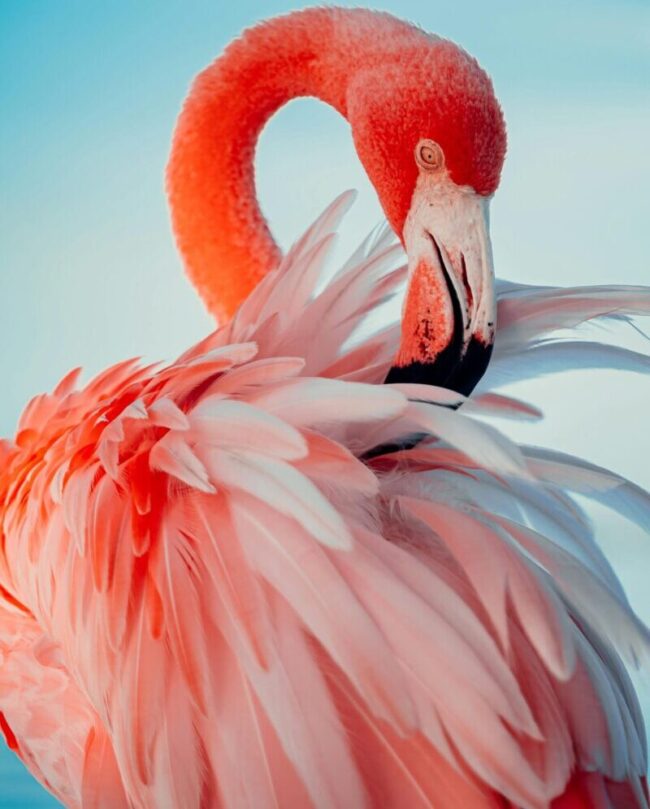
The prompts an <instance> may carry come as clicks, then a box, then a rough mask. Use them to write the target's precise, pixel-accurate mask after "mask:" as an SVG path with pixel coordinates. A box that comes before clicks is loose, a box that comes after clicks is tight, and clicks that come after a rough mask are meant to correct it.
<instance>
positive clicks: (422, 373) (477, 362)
mask: <svg viewBox="0 0 650 809" xmlns="http://www.w3.org/2000/svg"><path fill="white" fill-rule="evenodd" d="M454 348H455V347H454V346H452V345H450V346H448V347H447V348H446V349H445V350H444V351H442V352H441V353H440V354H439V355H438V356H437V357H436V358H435V360H433V361H432V362H411V363H409V364H408V365H403V366H397V365H394V366H393V367H392V368H391V369H390V371H389V372H388V376H387V377H386V379H385V382H386V383H387V384H391V383H395V382H409V383H417V384H420V385H437V386H438V387H442V388H448V389H449V390H454V391H456V392H457V393H460V394H462V395H463V396H469V395H470V393H471V392H472V391H473V390H474V388H475V387H476V385H477V384H478V382H479V380H480V379H481V377H482V376H483V374H484V373H485V371H486V369H487V367H488V363H489V362H490V356H491V355H492V343H483V342H482V341H481V340H479V339H478V338H477V337H472V338H471V340H470V341H469V343H468V345H467V349H466V351H465V352H464V354H463V355H462V357H459V356H458V354H457V352H456V350H454Z"/></svg>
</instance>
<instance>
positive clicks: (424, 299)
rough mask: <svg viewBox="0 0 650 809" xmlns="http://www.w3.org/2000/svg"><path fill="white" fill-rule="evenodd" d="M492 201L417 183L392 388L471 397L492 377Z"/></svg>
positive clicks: (390, 378)
mask: <svg viewBox="0 0 650 809" xmlns="http://www.w3.org/2000/svg"><path fill="white" fill-rule="evenodd" d="M488 206H489V200H488V199H487V198H485V197H482V196H480V195H478V194H476V193H475V192H474V191H472V190H471V189H469V188H461V187H459V186H456V185H455V184H454V183H452V182H451V180H448V179H447V180H446V181H445V182H437V183H428V184H427V183H418V186H417V187H416V191H415V193H414V195H413V201H412V204H411V209H410V212H409V215H408V217H407V219H406V223H405V226H404V234H403V238H404V244H405V247H406V251H407V253H408V258H409V286H408V291H407V295H406V298H405V302H404V309H403V313H402V341H401V346H400V352H399V354H398V356H397V359H396V362H395V365H394V366H393V367H392V368H391V371H390V373H389V375H388V377H387V379H386V381H387V382H418V383H425V384H429V385H439V386H442V387H446V388H450V389H452V390H455V391H458V392H459V393H462V394H464V395H466V396H467V395H469V394H470V393H471V391H472V390H473V389H474V387H475V386H476V384H477V382H478V381H479V379H480V378H481V377H482V376H483V374H484V373H485V370H486V368H487V364H488V361H489V359H490V354H491V353H492V345H493V343H494V332H495V323H496V298H495V293H494V269H493V261H492V248H491V244H490V236H489V210H488Z"/></svg>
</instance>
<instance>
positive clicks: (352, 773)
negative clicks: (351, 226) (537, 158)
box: [0, 7, 650, 809]
mask: <svg viewBox="0 0 650 809" xmlns="http://www.w3.org/2000/svg"><path fill="white" fill-rule="evenodd" d="M301 96H314V97H316V98H318V99H320V100H321V101H323V102H324V103H326V104H328V105H330V106H331V107H333V108H334V109H335V110H336V111H337V112H338V113H340V114H341V115H342V116H344V117H345V118H346V119H347V121H348V122H349V125H350V129H351V134H352V137H353V140H354V144H355V148H356V151H357V153H358V156H359V159H360V161H361V163H362V164H363V167H364V169H365V170H366V172H367V174H368V176H369V178H370V180H371V182H372V184H373V186H374V188H375V189H376V191H377V194H378V197H379V200H380V203H381V205H382V207H383V210H384V212H385V215H386V219H387V222H388V226H385V227H383V228H379V229H377V230H376V231H373V233H371V234H370V236H368V237H367V238H366V239H365V240H364V241H363V242H362V243H361V245H360V247H359V248H358V249H357V250H356V251H355V252H354V253H353V255H352V256H351V257H350V259H349V260H348V261H347V262H345V263H344V264H343V265H342V266H340V267H339V268H338V269H337V270H336V271H332V272H330V271H329V270H328V269H327V268H328V260H329V256H330V252H331V247H332V243H333V240H334V237H335V234H336V231H337V229H338V227H339V224H340V222H341V220H342V218H343V216H344V215H345V213H346V211H347V209H348V207H349V206H350V204H351V202H352V199H353V195H352V194H351V193H348V192H346V193H344V194H343V195H342V196H340V197H339V198H338V199H336V200H335V201H334V202H333V203H332V204H331V205H330V206H329V207H328V208H327V209H326V211H325V212H324V213H323V214H322V215H321V216H320V217H319V219H318V220H317V221H316V222H315V223H314V224H313V225H312V226H311V227H310V228H309V229H308V230H307V231H306V232H305V233H304V235H303V236H302V237H300V238H299V239H298V240H297V241H296V242H295V244H294V246H293V247H292V248H291V249H290V250H289V251H288V252H287V253H286V254H283V253H282V252H281V251H280V249H279V247H278V246H277V245H276V243H275V241H274V239H273V236H272V234H271V232H270V230H269V227H268V225H267V223H266V221H265V219H264V217H263V215H262V213H261V209H260V206H259V204H258V202H257V199H256V190H255V178H254V155H255V147H256V142H257V139H258V136H259V134H260V132H261V130H262V128H263V127H264V125H265V123H266V122H267V120H268V119H269V118H270V117H271V116H272V115H273V114H274V113H275V111H276V110H277V109H279V108H280V107H281V106H282V105H283V104H285V103H287V102H288V101H290V100H291V99H293V98H296V97H301ZM505 153H506V133H505V122H504V117H503V113H502V111H501V107H500V105H499V103H498V101H497V98H496V95H495V92H494V89H493V86H492V83H491V80H490V79H489V77H488V76H487V74H486V73H485V72H484V70H483V69H482V68H481V67H480V66H479V64H478V63H477V61H476V60H475V59H474V58H473V57H471V56H470V55H469V54H467V53H466V52H465V51H464V50H462V49H461V48H460V47H459V46H457V45H456V44H454V43H452V42H450V41H448V40H446V39H443V38H440V37H438V36H435V35H432V34H429V33H427V32H425V31H424V30H422V29H420V28H418V27H416V26H415V25H413V24H411V23H408V22H404V21H402V20H400V19H398V18H396V17H394V16H392V15H390V14H388V13H384V12H375V11H371V10H368V9H360V8H354V9H351V8H349V9H346V8H337V7H317V8H316V7H315V8H307V9H304V10H301V11H295V12H291V13H289V14H286V15H283V16H279V17H275V18H272V19H270V20H268V21H265V22H262V23H259V24H257V25H255V26H253V27H252V28H250V29H248V30H246V31H245V32H244V33H243V34H242V35H241V36H240V37H239V38H238V39H236V40H234V41H233V42H232V43H231V44H230V45H229V46H228V47H227V48H226V49H225V51H224V52H223V53H222V54H221V55H220V56H219V57H218V58H217V59H216V60H215V61H214V62H213V63H212V64H211V65H210V66H208V67H207V68H206V69H205V70H204V71H203V72H202V73H201V74H200V75H199V76H198V77H197V78H196V80H195V82H194V84H193V86H192V89H191V91H190V93H189V96H188V98H187V100H186V102H185V104H184V106H183V108H182V111H181V114H180V117H179V120H178V123H177V126H176V130H175V133H174V137H173V143H172V150H171V156H170V160H169V165H168V170H167V189H168V196H169V202H170V210H171V217H172V225H173V230H174V233H175V236H176V240H177V243H178V247H179V250H180V254H181V256H182V259H183V262H184V265H185V268H186V271H187V274H188V276H189V278H190V280H191V281H192V283H193V284H194V286H195V287H196V289H197V291H198V293H199V294H200V296H201V297H202V299H203V301H204V302H205V304H206V306H207V308H208V310H209V312H210V313H211V314H213V315H214V317H215V319H216V321H217V325H216V329H215V331H213V332H212V333H210V334H209V335H208V336H207V337H206V338H205V339H203V340H202V341H200V342H199V343H198V344H195V345H193V346H191V347H190V348H189V349H188V350H187V351H186V352H185V353H184V354H182V355H181V356H180V357H179V358H178V359H176V360H174V361H173V362H171V363H169V364H166V365H164V364H156V365H142V364H140V362H139V361H138V360H135V359H130V360H127V361H124V362H121V363H119V364H117V365H114V366H112V367H110V368H108V369H107V370H105V371H104V372H102V373H101V374H99V375H98V376H97V377H95V378H94V379H91V380H90V381H88V382H86V383H83V384H82V382H81V381H80V377H79V374H80V371H79V369H75V370H73V371H71V372H70V373H69V374H68V375H66V376H65V377H64V378H63V379H62V380H61V382H60V383H59V384H58V385H57V386H56V388H55V389H54V390H53V391H52V392H51V393H44V394H41V395H39V396H37V397H35V398H34V399H33V400H32V401H31V402H30V403H29V404H28V405H27V407H26V408H25V410H24V412H23V414H22V416H21V417H20V420H19V424H18V427H17V430H16V433H15V435H14V437H13V438H11V439H5V440H3V441H2V442H1V443H0V539H1V549H2V553H1V554H0V728H1V729H2V732H3V735H4V738H5V741H6V744H7V745H8V747H9V748H10V749H11V750H13V751H14V752H15V753H16V754H17V755H18V756H19V757H20V758H21V759H22V761H23V762H24V764H25V765H26V767H27V768H28V769H29V770H30V772H31V773H32V774H33V776H34V777H35V778H37V779H38V780H39V781H40V782H41V783H42V784H43V785H44V786H45V787H46V788H47V789H48V790H50V791H51V792H52V793H53V794H54V795H55V796H56V797H57V798H58V799H59V800H60V801H61V802H62V803H63V804H64V805H66V806H68V807H83V809H99V808H101V809H119V808H120V807H136V809H150V808H151V807H156V808H161V809H167V808H169V809H193V807H196V809H210V808H212V807H225V808H226V809H244V808H246V807H250V808H251V809H265V808H266V807H276V808H277V807H282V809H302V808H303V807H318V808H319V809H328V808H329V807H344V808H345V809H356V807H388V808H389V809H390V808H392V807H395V809H397V807H400V808H401V807H409V809H410V808H411V807H413V808H414V809H415V808H417V807H438V808H441V809H457V808H458V807H463V809H515V808H517V809H546V808H550V809H587V807H596V809H611V808H612V807H616V809H619V807H620V808H623V807H630V808H632V807H636V808H637V809H639V808H641V809H643V807H646V809H647V807H648V806H650V802H649V798H648V791H647V784H646V772H647V754H646V742H645V736H644V726H643V717H642V714H641V709H640V706H639V701H638V697H637V695H636V693H635V690H634V687H633V685H632V681H631V679H630V676H629V674H628V670H627V668H628V667H629V666H633V665H641V664H642V663H643V661H645V660H647V652H648V645H649V634H648V629H647V627H646V626H645V625H644V624H643V622H642V621H641V620H640V619H639V618H638V617H637V615H636V614H635V613H634V611H633V609H632V608H631V606H630V604H629V603H628V600H627V598H626V595H625V592H624V590H623V588H622V586H621V584H620V582H619V581H618V579H617V577H616V575H615V573H614V571H613V569H612V567H611V565H610V563H609V561H608V560H607V558H606V557H605V555H604V554H603V552H602V551H601V549H600V548H599V546H598V544H597V543H596V540H595V538H594V531H593V527H592V524H591V521H590V518H589V517H588V516H587V514H586V513H585V511H584V510H583V507H582V506H581V505H580V503H579V502H578V501H577V500H576V499H575V495H581V496H584V497H587V498H591V499H592V500H594V501H597V502H599V503H602V504H604V505H606V506H608V507H609V508H611V509H613V510H614V511H617V512H618V513H620V514H622V515H624V516H625V517H626V518H628V519H631V520H634V521H636V522H637V523H638V524H639V525H641V526H642V527H644V528H646V529H647V526H648V515H649V514H650V495H648V494H647V493H646V492H644V491H643V490H642V489H640V488H639V487H637V486H636V485H634V484H633V483H631V482H630V481H628V480H626V479H624V478H622V477H621V476H619V475H616V474H614V473H612V472H609V471H608V470H606V469H603V468H600V467H598V466H596V465H594V464H591V463H589V462H588V461H585V460H582V459H579V458H575V457H573V456H570V455H568V454H567V453H564V452H562V451H559V450H558V451H556V450H551V449H541V448H537V447H533V446H520V445H517V444H515V443H514V442H513V441H512V440H510V439H509V438H508V437H507V436H506V434H505V433H504V432H503V431H502V430H499V429H497V428H496V427H495V426H494V424H493V421H494V418H495V417H498V418H500V419H510V418H514V419H537V418H539V417H540V415H541V414H540V412H539V410H538V409H537V408H536V407H534V406H533V405H531V404H528V403H527V402H523V401H520V400H518V399H515V398H512V397H510V396H507V395H505V394H504V393H502V392H501V389H502V387H503V386H504V385H505V384H507V383H508V382H511V381H512V380H513V379H527V378H531V377H534V376H542V375H544V374H549V373H554V372H556V371H559V370H567V369H572V368H582V367H611V366H614V367H617V368H626V369H629V370H634V371H637V372H643V371H647V370H648V359H647V357H646V356H644V355H642V354H640V353H636V352H633V351H631V350H628V349H625V348H621V347H617V346H611V345H607V344H604V343H598V342H595V341H591V340H589V339H585V338H584V335H583V334H582V333H581V332H580V330H579V328H578V327H579V326H581V325H583V324H585V323H589V322H596V323H598V322H605V323H608V322H615V323H619V324H620V323H623V324H629V323H632V321H633V319H634V318H635V317H637V316H642V315H648V314H650V289H648V288H645V287H632V286H623V285H613V286H595V287H570V288H562V287H551V286H531V285H525V284H520V283H515V282H508V281H503V280H497V279H495V275H494V268H493V260H492V251H491V245H490V237H489V224H488V222H489V203H490V199H491V197H492V196H493V194H494V193H495V191H496V189H497V186H498V184H499V179H500V174H501V169H502V165H503V162H504V159H505ZM404 256H406V262H404ZM404 290H406V291H404ZM400 296H401V297H402V299H403V305H402V310H401V315H400V316H399V317H397V316H396V317H393V316H391V315H384V314H382V313H384V312H385V307H383V305H384V304H385V303H386V302H387V301H389V300H393V301H395V300H397V301H398V300H399V299H400ZM574 331H575V333H573V332H574ZM567 333H569V334H570V335H571V336H568V337H567ZM484 417H489V418H488V419H486V418H484Z"/></svg>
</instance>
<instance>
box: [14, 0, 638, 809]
mask: <svg viewBox="0 0 650 809" xmlns="http://www.w3.org/2000/svg"><path fill="white" fill-rule="evenodd" d="M298 5H299V4H293V3H289V2H284V3H278V2H260V3H251V2H237V3H234V4H230V3H228V4H226V3H222V2H218V1H217V2H186V1H184V2H181V1H180V0H176V1H170V0H165V1H164V2H163V1H162V0H157V1H156V2H154V1H153V0H149V1H148V2H145V0H139V2H137V3H134V2H126V0H119V1H116V0H112V2H110V3H104V2H101V1H100V0H95V2H88V0H85V2H84V1H83V0H78V2H72V1H71V0H57V2H54V0H40V1H37V0H0V110H1V111H2V112H1V118H0V188H1V189H2V197H1V203H0V205H1V207H0V239H1V241H0V245H1V247H0V250H1V253H0V267H1V269H0V301H1V302H2V318H1V320H0V341H1V344H2V351H1V352H0V379H2V396H1V398H0V435H3V434H10V433H11V432H12V430H13V427H14V425H15V422H16V419H17V416H18V414H19V412H20V409H21V408H22V406H23V405H24V403H25V402H26V401H27V399H28V398H29V397H30V396H32V395H33V394H35V393H37V392H39V391H41V390H44V389H46V388H49V387H51V386H52V385H53V384H54V383H55V382H56V380H57V379H58V378H59V377H60V376H62V375H63V373H64V372H65V371H66V370H67V369H68V368H69V367H71V366H72V365H77V364H81V365H83V366H84V367H85V368H86V369H87V371H88V372H95V371H97V370H99V369H100V368H102V367H103V366H105V365H106V364H107V363H110V362H113V361H117V360H119V359H122V358H124V357H126V356H131V355H134V354H140V355H145V356H146V357H148V358H160V357H167V358H169V357H172V356H173V355H174V354H175V353H176V352H178V351H180V350H181V349H182V348H184V347H185V346H186V345H187V344H188V343H189V342H190V341H191V340H193V339H196V338H198V337H200V336H201V335H202V334H203V333H204V332H205V331H206V330H207V329H209V327H210V322H209V320H208V318H207V316H206V315H205V314H204V312H203V311H202V308H201V306H200V304H199V302H198V301H197V299H196V297H195V295H194V293H193V291H192V290H191V288H190V287H189V285H188V284H187V283H186V282H185V280H184V278H183V276H182V273H181V270H180V265H179V261H178V258H177V256H176V253H175V251H174V247H173V245H172V240H171V237H170V233H169V226H168V222H167V214H166V208H165V200H164V196H163V190H162V175H163V167H164V164H165V160H166V156H167V151H168V145H169V138H170V133H171V129H172V125H173V121H174V119H175V116H176V113H177V111H178V108H179V105H180V103H181V100H182V98H183V95H184V93H185V91H186V88H187V86H188V83H189V81H190V79H191V78H192V76H193V75H194V74H195V73H196V72H197V71H198V70H199V69H200V68H201V67H203V66H204V65H205V64H206V63H207V62H208V61H210V60H211V59H212V58H213V57H214V56H215V55H216V54H217V53H218V52H219V50H220V49H221V48H222V47H223V45H224V44H225V43H226V42H227V41H228V40H230V39H231V38H232V37H233V36H234V35H235V34H236V33H237V32H238V31H240V29H241V28H242V27H244V26H246V25H248V24H250V23H252V22H253V21H255V20H257V19H259V18H261V17H264V16H270V15H272V14H274V13H276V12H280V11H286V10H288V9H290V8H293V7H297V6H298ZM374 5H375V7H377V8H385V9H388V10H392V11H394V12H396V13H399V14H400V15H402V16H406V17H409V18H411V19H413V20H414V21H416V22H418V23H419V24H421V25H422V26H423V27H424V28H427V29H429V30H432V31H437V32H438V33H441V34H443V35H446V36H450V37H451V38H453V39H456V40H457V41H459V42H460V43H462V44H463V45H464V46H465V47H466V48H467V49H468V50H470V51H471V52H472V53H474V54H475V55H476V56H477V57H478V58H479V60H480V61H481V62H482V63H483V64H484V66H485V67H486V68H487V69H488V70H489V72H490V73H491V74H492V76H493V78H494V81H495V86H496V89H497V93H498V95H499V97H500V98H501V101H502V103H503V106H504V109H505V112H506V118H507V120H508V125H509V136H510V147H509V156H508V161H507V164H506V170H505V172H504V177H503V183H502V188H501V190H500V191H499V193H498V195H497V198H496V200H495V203H494V206H493V213H492V222H493V228H492V232H493V241H494V252H495V259H496V265H497V269H498V272H499V274H500V275H502V276H506V277H510V278H513V279H517V280H522V281H529V282H530V281H533V282H545V283H549V282H551V283H552V282H556V283H567V284H568V283H588V282H593V283H605V282H609V281H619V282H627V283H644V282H646V283H647V282H649V281H650V273H649V272H648V258H647V257H648V235H649V231H650V227H649V214H650V203H649V201H648V195H649V189H650V158H649V155H648V143H650V104H649V102H650V86H649V83H648V76H649V75H650V4H649V3H648V2H647V0H638V2H634V0H588V1H587V0H573V1H572V2H560V1H559V0H553V1H552V2H545V3H539V2H523V0H492V2H489V3H488V2H484V1H483V0H455V2H454V3H449V2H444V3H443V2H430V1H427V2H424V1H423V0H406V1H404V0H400V2H396V1H395V2H393V3H391V2H377V3H376V4H374ZM258 167H259V183H260V193H261V197H262V202H263V205H264V207H265V210H266V211H267V212H268V215H269V218H270V220H271V223H272V225H273V227H274V230H275V232H276V233H277V235H278V237H279V239H280V241H281V242H282V243H283V244H285V245H287V244H288V243H289V242H290V241H291V240H292V239H293V238H294V237H296V236H297V235H298V234H299V233H300V232H301V230H302V229H303V228H304V227H305V226H306V225H307V224H308V222H309V221H310V219H311V218H313V216H314V215H315V214H316V213H317V212H318V210H319V209H320V208H321V207H323V206H324V205H325V204H326V203H327V202H328V201H329V200H330V199H331V198H332V197H333V196H334V195H335V194H337V193H338V192H339V191H341V190H342V189H344V188H347V187H349V186H355V187H358V188H360V190H361V197H360V200H359V202H358V203H357V206H356V208H355V211H354V212H353V214H352V215H351V217H350V218H349V220H348V221H347V224H346V226H345V228H344V232H345V237H344V242H346V243H348V244H351V243H352V242H353V241H356V240H357V239H358V238H359V237H360V236H361V235H362V234H363V233H365V231H366V230H367V229H368V228H369V227H370V226H371V225H373V224H374V223H375V222H376V221H377V220H378V218H379V216H380V214H379V209H378V206H377V204H376V201H375V199H374V195H373V193H372V190H371V189H370V188H369V186H368V184H367V182H366V180H365V178H364V176H363V173H362V171H361V169H360V168H359V166H358V165H357V162H356V159H355V156H354V152H353V150H352V146H351V144H350V141H349V137H348V133H347V128H346V125H345V123H344V122H343V121H341V120H339V119H337V117H336V115H335V113H333V112H332V111H331V110H329V109H326V108H324V107H321V106H319V105H318V104H316V103H315V102H308V101H303V102H298V103H295V104H293V105H291V106H290V107H289V108H288V109H287V110H285V111H284V112H282V113H281V114H280V115H279V116H277V117H276V119H274V120H273V122H272V123H271V125H270V127H269V128H268V130H267V132H266V133H265V135H264V137H263V140H262V144H261V148H260V152H259V158H258ZM632 342H634V343H635V344H636V345H637V347H638V346H641V345H642V341H641V338H636V341H634V340H633V341H632ZM516 392H517V393H518V394H519V395H522V396H526V397H528V398H529V399H530V400H531V401H534V402H535V403H536V404H541V405H542V406H543V407H544V408H545V410H546V411H547V416H548V418H547V421H546V422H545V423H544V424H543V425H541V426H534V427H521V428H517V429H516V430H515V429H512V428H510V427H509V428H508V429H509V431H510V433H511V434H512V435H514V436H515V437H517V438H521V439H525V440H527V441H532V442H535V443H541V444H552V445H555V446H558V447H561V448H562V449H564V450H567V451H572V452H576V453H578V454H581V455H584V456H586V457H588V458H590V459H592V460H594V461H596V462H598V463H601V464H604V465H607V466H610V467H612V468H614V469H616V470H617V471H619V472H621V473H624V474H627V475H630V476H632V477H634V478H635V479H636V480H637V481H639V482H640V483H642V484H644V485H645V486H646V487H648V486H650V469H649V466H648V461H647V459H648V455H649V452H650V438H649V437H648V436H649V435H650V430H649V429H648V425H647V422H648V410H649V408H648V405H649V404H650V382H648V380H645V379H639V378H636V377H633V376H632V375H629V374H623V373H620V374H593V373H586V372H585V373H576V374H573V375H571V376H560V377H557V379H555V380H553V381H545V382H543V383H535V384H528V385H525V386H522V387H521V389H518V390H517V391H516ZM598 516H599V518H602V526H603V529H602V531H601V534H600V535H601V538H602V540H603V543H604V544H605V545H606V547H607V549H608V551H609V552H610V553H611V555H612V558H613V561H614V563H615V564H616V565H617V567H618V569H619V571H620V572H621V575H622V576H623V578H624V580H625V583H626V586H627V587H628V589H629V592H630V594H631V598H632V601H633V603H634V604H635V605H636V607H637V609H638V610H639V611H640V613H641V614H642V615H644V617H645V618H646V620H648V619H649V618H650V597H649V596H648V594H647V580H648V569H649V568H648V563H649V562H650V547H649V545H648V541H647V539H644V538H643V537H642V536H641V535H640V533H639V532H634V531H632V530H631V529H630V528H629V527H628V526H627V525H626V524H625V523H624V522H623V521H619V520H614V519H613V518H612V517H610V516H608V515H605V514H602V513H599V514H598ZM0 805H1V806H3V807H21V809H22V808H23V807H45V806H51V805H53V801H51V800H50V799H49V798H48V797H47V796H45V795H44V793H42V792H41V791H40V790H39V789H38V788H37V787H35V786H34V784H33V782H32V781H31V779H30V778H29V776H27V775H26V774H24V771H23V770H22V768H21V765H20V764H19V763H17V762H16V760H15V759H14V758H13V756H11V755H10V754H9V753H8V752H5V751H4V750H3V751H2V752H0Z"/></svg>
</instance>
